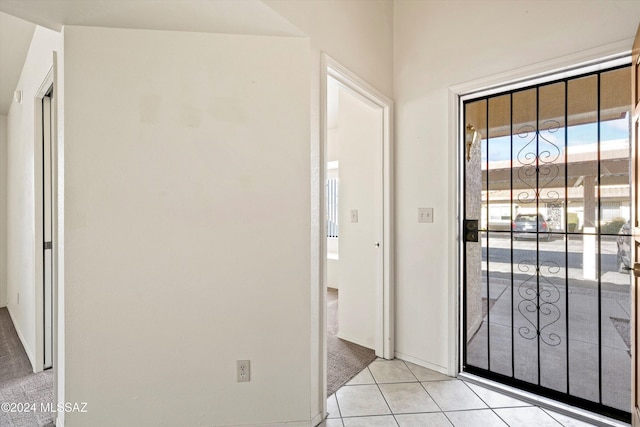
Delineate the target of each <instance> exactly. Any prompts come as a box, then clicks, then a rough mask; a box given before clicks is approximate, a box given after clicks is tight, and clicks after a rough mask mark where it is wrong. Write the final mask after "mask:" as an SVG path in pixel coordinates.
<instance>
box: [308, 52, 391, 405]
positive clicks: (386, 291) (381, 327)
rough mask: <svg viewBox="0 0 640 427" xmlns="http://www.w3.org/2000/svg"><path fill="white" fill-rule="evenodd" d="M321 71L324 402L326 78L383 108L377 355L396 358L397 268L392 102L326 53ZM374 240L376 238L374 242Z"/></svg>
mask: <svg viewBox="0 0 640 427" xmlns="http://www.w3.org/2000/svg"><path fill="white" fill-rule="evenodd" d="M320 62H321V70H320V156H319V157H320V159H319V160H320V165H319V166H320V168H319V183H318V184H319V186H320V191H319V196H320V197H319V201H320V209H319V222H320V233H319V240H320V242H319V248H320V253H319V258H320V259H319V266H320V280H319V282H320V283H319V284H320V286H319V290H320V295H319V301H320V311H319V312H320V316H319V320H320V341H321V342H320V351H321V354H322V362H321V363H322V367H321V381H320V387H321V388H322V390H321V391H322V395H323V397H324V400H323V401H326V397H327V396H326V393H327V391H326V377H327V345H326V342H327V322H326V319H327V313H326V312H327V298H326V285H325V278H326V276H327V260H326V250H327V248H326V246H327V243H326V231H327V230H326V229H327V224H326V219H325V203H326V197H325V192H324V185H325V180H326V176H327V165H326V161H325V159H326V158H327V79H328V78H329V77H332V78H333V79H335V80H336V81H338V82H339V83H340V84H341V85H342V86H344V87H345V88H347V89H348V90H349V91H351V92H353V93H355V94H357V95H358V96H359V97H362V98H364V99H365V100H367V101H368V102H369V103H371V104H373V105H374V106H377V107H380V108H381V109H382V113H383V118H382V120H383V129H382V151H383V152H382V153H381V154H382V177H383V182H382V200H381V201H382V224H381V229H380V230H379V231H380V235H381V239H382V241H381V247H382V251H381V252H382V254H381V256H382V262H381V269H382V271H381V272H380V275H381V280H380V282H381V286H378V287H377V288H378V289H376V301H377V304H376V339H375V342H376V349H375V350H376V355H378V356H379V357H384V358H385V359H393V358H394V357H395V341H394V338H395V337H394V291H393V290H394V284H393V279H394V271H393V258H394V246H393V242H394V240H393V193H392V190H393V180H392V177H393V101H392V100H391V99H390V98H388V97H386V96H385V95H383V94H382V93H381V92H379V91H378V90H377V89H375V88H374V87H373V86H371V85H370V84H368V83H367V82H366V81H364V80H363V79H361V78H360V77H358V76H357V75H356V74H354V73H353V72H351V71H350V70H348V69H347V68H346V67H344V66H342V65H341V64H340V63H339V62H337V61H336V60H334V59H333V58H331V57H330V56H329V55H327V54H325V53H323V54H322V55H321V61H320ZM371 243H372V244H373V243H374V242H373V241H372V242H371Z"/></svg>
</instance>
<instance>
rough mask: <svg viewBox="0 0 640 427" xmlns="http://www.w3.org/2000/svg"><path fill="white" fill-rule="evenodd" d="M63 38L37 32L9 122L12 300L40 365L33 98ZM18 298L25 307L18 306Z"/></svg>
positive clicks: (27, 344) (10, 304)
mask: <svg viewBox="0 0 640 427" xmlns="http://www.w3.org/2000/svg"><path fill="white" fill-rule="evenodd" d="M59 46H60V34H59V33H56V32H54V31H51V30H47V29H45V28H41V27H37V28H36V31H35V33H34V36H33V40H32V42H31V47H30V48H29V53H28V54H27V58H26V60H25V64H24V67H23V69H22V74H21V76H20V80H19V82H18V86H17V89H18V90H21V91H22V103H21V104H18V103H17V102H16V100H15V99H14V100H13V101H12V104H11V108H10V109H9V114H8V116H7V130H8V137H7V138H8V145H7V243H6V244H7V300H8V305H7V306H8V307H9V312H10V313H11V317H12V319H13V323H14V325H15V327H16V330H17V332H18V335H19V336H20V338H21V340H22V343H23V344H24V347H25V351H26V352H27V355H28V356H29V359H30V360H31V363H32V365H35V351H36V350H35V347H36V292H38V291H37V290H36V285H35V284H36V277H38V275H39V274H42V272H41V271H38V268H41V266H40V267H38V265H37V261H36V251H37V250H41V248H40V246H39V245H38V247H37V248H36V241H35V240H36V235H35V233H36V232H35V227H36V215H35V176H36V171H35V170H34V153H35V152H34V147H35V145H36V141H35V139H36V138H35V119H34V112H35V105H34V97H35V95H36V92H37V91H38V89H39V88H40V86H41V85H42V83H43V82H44V80H45V78H46V76H47V73H48V72H49V70H50V69H51V67H52V65H53V51H54V50H57V49H58V48H59ZM18 294H19V295H20V302H19V303H18Z"/></svg>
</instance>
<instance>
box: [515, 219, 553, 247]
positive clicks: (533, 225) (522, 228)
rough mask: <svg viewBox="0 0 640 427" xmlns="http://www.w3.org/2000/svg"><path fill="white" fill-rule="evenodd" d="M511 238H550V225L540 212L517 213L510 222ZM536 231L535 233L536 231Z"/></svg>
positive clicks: (547, 239)
mask: <svg viewBox="0 0 640 427" xmlns="http://www.w3.org/2000/svg"><path fill="white" fill-rule="evenodd" d="M511 230H513V239H514V240H518V239H535V238H537V237H538V235H539V236H540V239H544V240H546V241H549V240H551V227H549V224H548V223H547V221H546V220H545V219H544V217H543V216H542V215H541V214H519V215H518V216H516V218H515V219H514V220H513V223H511ZM536 231H537V233H536Z"/></svg>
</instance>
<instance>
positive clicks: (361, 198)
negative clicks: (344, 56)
mask: <svg viewBox="0 0 640 427" xmlns="http://www.w3.org/2000/svg"><path fill="white" fill-rule="evenodd" d="M323 60H324V65H325V66H324V67H323V69H324V70H325V71H326V73H325V74H323V77H324V78H323V82H324V83H325V85H324V87H323V89H324V90H323V94H324V96H323V100H324V108H323V119H324V126H323V130H324V138H323V143H324V144H323V154H324V160H323V162H322V163H323V168H322V169H323V170H322V181H323V183H324V187H325V188H324V191H323V194H322V200H323V203H322V206H323V210H324V212H325V214H326V220H325V221H324V224H323V226H322V229H323V234H322V236H323V238H322V240H323V242H322V243H323V244H322V246H323V249H322V250H321V254H322V259H321V268H322V271H323V272H324V281H323V286H321V292H322V293H323V295H322V296H321V301H327V300H328V294H327V292H328V289H330V292H331V295H330V296H331V301H330V302H329V304H334V303H335V304H336V305H337V319H339V320H338V321H337V323H338V325H335V326H336V331H335V332H336V335H337V337H338V338H339V339H341V340H344V341H345V342H347V341H348V342H350V343H354V344H357V345H359V346H361V347H362V348H365V349H366V348H368V349H371V350H373V355H374V357H375V356H378V357H384V358H387V359H391V358H393V356H394V352H393V336H392V330H393V326H392V325H393V321H392V319H393V314H392V284H391V277H392V272H391V265H392V264H391V257H392V247H391V225H390V224H391V203H390V201H391V195H390V188H391V182H390V181H391V178H390V177H391V108H392V104H391V101H390V100H389V99H387V98H386V97H384V96H383V95H381V94H380V93H378V92H377V91H376V90H375V89H373V88H372V87H370V86H369V85H368V84H367V83H365V82H364V81H362V80H361V79H359V78H358V77H357V76H355V75H353V74H352V73H351V72H349V71H348V70H346V69H345V68H344V67H342V66H340V64H338V63H336V62H335V61H333V60H332V59H331V58H329V57H326V56H325V57H324V58H323ZM333 309H334V306H333V305H330V306H329V307H328V306H327V304H326V303H325V306H324V307H323V312H324V313H328V314H329V315H332V314H333V313H332V310H333ZM322 326H323V328H324V329H325V331H327V324H326V322H325V324H324V325H322ZM328 332H330V333H331V332H332V331H328ZM323 335H324V336H326V335H325V334H323ZM327 347H328V346H327V343H326V342H325V349H326V348H327ZM326 356H327V351H325V357H326ZM325 360H326V359H325ZM325 366H327V365H326V364H325ZM364 366H366V364H365V365H364ZM364 366H363V368H364ZM329 368H330V366H329V367H328V368H327V369H329Z"/></svg>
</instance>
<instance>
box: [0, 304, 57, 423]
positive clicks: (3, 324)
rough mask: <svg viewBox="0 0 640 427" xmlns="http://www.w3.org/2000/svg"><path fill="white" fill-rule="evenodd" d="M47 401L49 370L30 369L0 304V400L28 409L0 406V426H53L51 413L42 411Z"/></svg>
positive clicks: (50, 386)
mask: <svg viewBox="0 0 640 427" xmlns="http://www.w3.org/2000/svg"><path fill="white" fill-rule="evenodd" d="M51 402H53V370H52V369H49V370H46V371H44V372H39V373H37V374H34V373H33V371H32V369H31V363H29V359H28V358H27V354H26V353H25V351H24V348H23V347H22V343H21V342H20V339H19V338H18V334H17V333H16V330H15V328H14V326H13V323H12V322H11V316H9V311H8V310H7V309H6V308H0V403H10V404H13V403H15V404H18V403H20V404H25V403H28V404H29V411H28V412H27V411H24V410H23V411H16V412H6V411H3V410H0V426H2V427H5V426H6V427H39V426H47V427H48V426H53V414H52V413H51V412H48V411H46V409H47V404H50V403H51ZM22 406H23V405H21V407H18V406H17V405H16V406H14V407H13V408H12V409H13V410H16V409H22ZM43 406H44V407H43ZM32 409H35V411H32ZM43 410H45V411H43Z"/></svg>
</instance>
